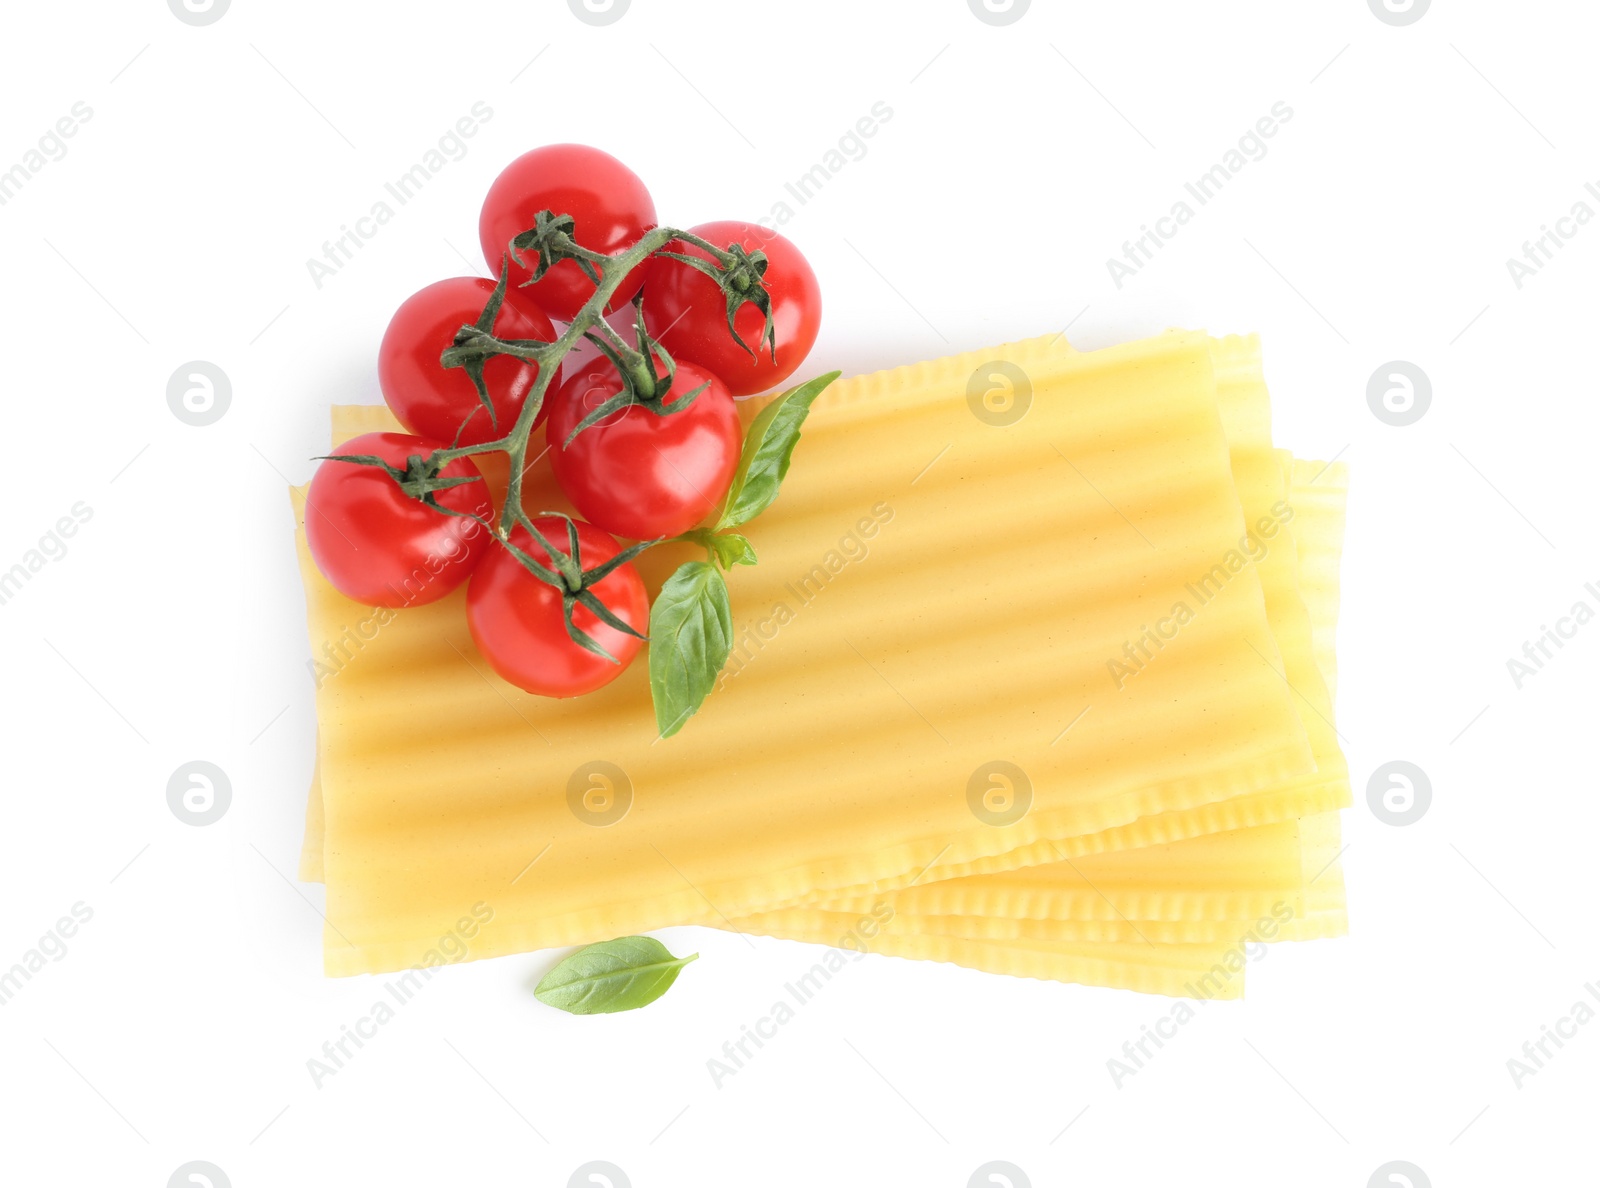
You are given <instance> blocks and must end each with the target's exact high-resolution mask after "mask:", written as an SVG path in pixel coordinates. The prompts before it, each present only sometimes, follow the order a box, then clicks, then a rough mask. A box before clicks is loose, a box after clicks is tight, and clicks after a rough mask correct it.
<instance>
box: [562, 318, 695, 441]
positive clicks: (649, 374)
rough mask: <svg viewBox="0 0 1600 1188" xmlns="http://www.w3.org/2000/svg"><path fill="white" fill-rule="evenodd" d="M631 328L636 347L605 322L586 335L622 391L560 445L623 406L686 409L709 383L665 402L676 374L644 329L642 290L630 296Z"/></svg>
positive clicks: (661, 413)
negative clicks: (613, 371)
mask: <svg viewBox="0 0 1600 1188" xmlns="http://www.w3.org/2000/svg"><path fill="white" fill-rule="evenodd" d="M633 328H634V332H635V334H637V335H638V339H639V346H638V349H637V350H635V349H633V348H632V347H630V346H628V345H627V344H626V343H625V342H623V341H622V338H621V336H620V335H618V334H617V333H616V331H614V330H612V329H611V325H610V323H608V322H601V323H599V324H598V325H597V326H596V327H595V329H594V330H591V331H590V332H589V334H588V335H587V336H586V337H587V338H588V339H589V341H590V342H592V343H594V345H595V347H596V349H598V350H599V352H600V353H601V354H602V355H604V356H605V357H606V358H607V359H608V360H609V361H610V362H611V365H612V366H613V367H615V368H616V369H617V374H618V375H619V376H621V377H622V390H621V391H620V392H618V393H617V394H616V395H615V396H612V397H611V398H610V399H608V400H605V401H603V402H602V403H601V404H600V405H598V406H597V407H596V408H594V409H592V410H591V411H590V412H589V413H588V415H587V416H585V417H584V418H583V420H581V421H579V422H578V423H577V424H576V425H575V426H573V429H572V432H571V433H569V434H567V439H566V441H564V442H562V443H561V445H562V448H566V447H567V446H569V445H571V444H572V441H573V439H574V438H575V437H577V436H578V434H580V433H582V432H583V431H584V430H585V429H587V428H589V427H590V426H591V425H597V424H599V423H600V422H601V421H603V420H605V419H606V418H607V417H609V416H611V414H612V413H615V412H619V411H621V410H622V409H624V408H629V407H631V406H633V405H638V406H639V407H640V408H644V409H648V410H649V411H650V412H653V413H654V414H655V415H656V416H658V417H667V416H671V415H672V414H673V413H679V412H682V411H683V410H684V409H686V408H688V407H689V406H690V405H691V404H693V403H694V402H695V399H696V398H697V397H698V396H699V395H700V393H702V392H704V391H705V390H706V389H707V388H709V387H710V386H711V384H710V382H709V381H708V382H706V383H703V384H701V385H700V386H699V387H697V388H695V389H694V390H693V391H692V392H685V393H683V394H682V395H681V396H679V397H678V398H677V399H676V400H673V401H671V402H670V403H669V402H668V400H667V395H668V394H669V393H670V392H671V391H672V385H673V382H674V381H675V380H676V379H677V377H678V365H677V364H676V363H675V362H673V359H672V356H671V355H669V354H668V353H667V349H666V348H665V347H664V346H662V345H661V344H660V343H659V342H657V341H656V340H655V339H653V338H651V337H650V334H649V332H648V331H646V330H645V328H644V293H643V292H642V291H641V292H640V294H639V295H638V296H637V297H635V298H634V299H633ZM658 361H659V362H660V363H661V365H662V371H661V372H659V373H658V372H657V371H656V363H657V362H658Z"/></svg>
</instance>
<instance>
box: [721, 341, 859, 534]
mask: <svg viewBox="0 0 1600 1188" xmlns="http://www.w3.org/2000/svg"><path fill="white" fill-rule="evenodd" d="M838 378H839V373H838V372H837V371H830V372H828V374H827V375H819V376H817V378H816V379H814V380H807V381H806V382H805V383H803V384H800V385H799V386H798V387H794V388H790V389H789V390H788V391H787V392H785V393H784V394H783V395H782V396H779V397H778V398H777V399H776V400H774V401H773V402H772V403H771V404H769V405H767V407H766V408H764V409H762V410H761V415H760V416H758V417H757V418H756V419H755V421H754V422H753V423H752V424H751V425H750V432H749V433H747V434H745V439H744V453H743V454H742V455H741V456H740V458H739V469H738V470H737V471H736V472H735V473H734V476H733V485H732V486H731V487H730V488H729V489H728V502H727V504H726V505H725V507H724V508H723V512H722V518H721V519H719V520H718V521H717V528H718V529H719V530H720V529H723V528H732V527H734V526H735V525H737V524H748V523H749V522H750V521H751V520H753V519H755V518H756V517H757V516H759V515H760V514H761V513H762V512H764V511H766V510H767V508H769V507H771V506H772V501H773V500H774V499H776V498H777V497H778V486H779V484H780V483H782V482H783V476H784V475H786V474H788V473H789V460H790V458H791V457H792V456H793V454H794V447H795V445H796V444H797V443H798V442H799V441H800V426H801V425H803V424H804V423H805V419H806V414H807V413H808V412H810V411H811V402H812V401H813V400H815V399H816V398H817V397H818V396H819V395H821V393H822V390H823V389H824V388H826V387H827V386H828V385H829V384H831V383H833V381H834V380H836V379H838Z"/></svg>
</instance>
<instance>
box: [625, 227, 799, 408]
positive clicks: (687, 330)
mask: <svg viewBox="0 0 1600 1188" xmlns="http://www.w3.org/2000/svg"><path fill="white" fill-rule="evenodd" d="M689 230H690V231H693V232H694V233H695V234H696V235H698V236H699V237H700V238H701V239H704V240H708V241H710V242H711V243H714V244H716V245H717V246H718V247H722V248H725V247H727V246H728V245H729V244H732V243H737V244H739V245H740V246H741V247H744V248H746V249H748V250H749V251H752V252H754V251H756V250H757V249H760V250H761V251H763V252H765V253H766V254H767V272H766V276H765V278H764V280H765V283H766V287H767V293H768V294H769V295H770V296H771V298H772V321H773V329H774V331H775V332H776V335H777V355H778V361H777V362H776V363H774V362H773V361H772V352H771V351H770V350H769V349H768V347H767V345H766V343H765V342H764V341H763V340H762V337H761V335H762V330H763V329H764V327H765V326H766V319H765V317H763V315H762V313H761V311H760V310H759V309H757V308H756V307H755V306H754V305H749V304H746V305H743V306H741V307H740V309H739V312H738V313H737V314H735V315H734V322H733V324H734V326H735V327H737V328H738V331H739V337H740V338H742V339H744V341H745V343H746V345H748V346H749V347H750V349H751V350H753V351H755V352H756V357H755V358H753V359H752V358H751V357H750V354H749V352H748V351H746V350H745V349H744V347H741V346H740V345H739V344H738V343H737V342H735V341H734V340H733V335H732V334H730V333H728V302H727V298H726V297H725V296H724V295H723V292H722V289H721V288H720V287H718V285H717V283H716V281H714V280H712V279H711V278H710V277H709V276H706V275H705V274H704V273H703V272H700V271H698V270H696V269H694V268H691V267H690V266H689V265H687V264H683V263H681V262H679V261H677V260H665V259H662V258H661V257H659V256H657V257H652V258H651V260H650V263H649V265H648V266H647V267H646V270H645V283H646V285H647V288H646V289H645V299H644V318H645V325H646V326H647V327H648V328H649V330H650V333H651V334H653V335H655V336H656V337H657V338H659V339H660V340H661V345H662V346H664V347H666V348H667V351H668V353H669V354H671V355H672V357H673V358H674V359H680V360H682V359H687V360H688V361H689V362H691V363H698V364H699V365H700V366H701V367H704V368H705V369H706V370H707V371H710V372H712V373H713V374H715V375H719V376H721V377H722V380H723V382H724V383H726V384H727V385H728V391H730V392H732V393H733V394H734V395H735V396H754V395H755V394H756V393H758V392H766V391H769V390H770V389H772V388H775V387H777V386H778V385H779V384H780V383H782V382H783V381H784V380H786V379H788V378H789V376H791V375H793V374H794V372H795V369H796V368H798V367H799V366H800V364H801V363H803V362H804V361H805V357H806V355H808V354H809V353H810V352H811V347H812V345H813V344H814V343H815V342H816V341H817V330H818V329H819V328H820V327H821V325H822V290H821V289H820V288H818V286H817V276H816V273H814V272H812V271H811V265H810V264H808V263H806V258H805V257H804V256H802V255H801V254H800V249H799V248H797V247H795V246H794V244H792V243H790V242H789V241H788V240H787V239H785V238H784V237H783V236H781V235H779V234H778V233H777V232H776V231H769V230H767V229H766V228H765V227H761V226H758V225H757V224H755V223H745V222H740V221H739V220H737V219H727V220H724V221H722V222H719V223H702V224H701V225H700V226H698V227H690V228H689ZM666 250H667V251H672V252H680V253H682V254H684V255H687V256H699V257H700V258H701V259H703V260H709V259H710V258H711V256H710V253H708V252H706V251H705V250H704V249H702V248H697V247H692V246H690V245H689V244H686V243H682V242H680V241H677V240H674V241H673V242H672V243H670V244H668V245H667V248H666Z"/></svg>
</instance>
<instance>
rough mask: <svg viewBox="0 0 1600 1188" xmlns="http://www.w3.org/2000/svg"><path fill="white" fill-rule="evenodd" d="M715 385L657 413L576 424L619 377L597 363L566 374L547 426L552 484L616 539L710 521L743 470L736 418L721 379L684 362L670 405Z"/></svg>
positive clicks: (648, 536) (631, 411) (636, 410)
mask: <svg viewBox="0 0 1600 1188" xmlns="http://www.w3.org/2000/svg"><path fill="white" fill-rule="evenodd" d="M701 384H709V385H710V386H709V387H708V388H707V389H706V390H705V391H704V392H701V393H700V395H698V396H696V397H695V399H694V403H693V404H691V405H689V407H688V408H685V409H681V410H680V411H678V412H674V413H669V414H667V415H665V416H658V415H657V414H655V413H653V412H651V411H650V410H649V409H647V408H643V407H640V406H639V405H631V406H630V407H628V408H625V409H623V410H621V411H620V412H616V413H613V414H611V415H610V416H609V417H607V418H606V419H605V420H603V421H601V422H599V423H598V424H595V425H591V426H589V427H588V428H587V429H585V430H584V431H583V432H582V433H580V434H578V436H577V437H576V438H574V439H573V441H572V444H571V445H567V444H565V443H566V440H567V437H568V436H569V435H570V434H571V433H572V430H573V429H574V428H576V427H577V425H578V423H579V422H580V421H582V420H583V418H584V417H586V416H588V415H589V413H591V412H593V411H594V410H595V409H596V408H598V407H599V406H600V405H601V404H603V403H605V401H607V400H608V399H610V398H611V397H612V396H614V395H616V394H617V393H618V392H620V391H621V390H622V377H621V376H619V375H618V374H617V370H616V368H615V367H613V366H612V365H611V363H610V362H609V361H607V360H605V359H597V360H595V361H594V362H593V363H591V364H590V365H589V366H588V367H586V368H584V369H583V370H582V371H579V372H577V373H576V374H574V375H572V376H571V377H569V378H568V379H567V380H566V382H565V383H563V384H562V385H561V388H560V390H559V391H558V392H557V393H556V395H555V397H554V398H553V399H552V400H551V403H550V420H549V422H548V424H547V425H546V427H545V433H546V436H547V438H548V440H549V442H550V463H551V466H552V467H553V468H554V470H555V475H556V482H558V483H560V484H561V489H562V490H563V491H565V492H566V494H567V498H568V499H571V500H572V502H573V504H574V506H576V507H577V509H578V510H579V511H580V512H581V513H582V514H583V516H584V517H585V518H586V519H588V520H589V521H591V522H592V523H594V524H596V525H597V526H599V527H601V528H604V529H605V530H606V531H607V532H614V533H616V534H617V535H618V536H625V537H630V538H632V539H633V540H653V539H654V538H656V537H658V536H676V535H677V534H678V533H680V532H687V531H688V530H689V529H690V528H693V527H694V526H695V525H696V524H698V523H700V521H701V520H703V519H705V518H706V517H707V516H708V515H710V514H711V512H712V511H713V510H715V509H716V507H717V506H718V504H720V503H721V501H722V497H723V496H724V495H726V494H727V491H728V484H729V483H730V482H732V480H733V472H734V471H735V470H737V469H738V466H739V448H740V445H741V433H740V430H739V413H738V410H737V409H736V408H735V407H734V404H733V397H731V396H730V395H728V389H727V387H726V386H725V385H724V384H723V382H722V381H721V380H720V379H718V378H717V377H716V376H714V375H712V374H711V373H710V372H708V371H703V370H701V369H700V368H698V367H696V366H695V365H694V364H693V363H682V364H679V366H678V374H677V375H676V376H675V377H674V379H673V384H672V389H671V391H670V392H669V393H668V395H667V397H666V402H667V403H669V404H670V403H671V402H672V401H674V400H677V399H678V398H680V397H682V396H684V395H686V394H687V393H689V392H692V391H694V389H695V388H697V387H699V386H700V385H701Z"/></svg>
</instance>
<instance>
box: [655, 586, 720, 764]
mask: <svg viewBox="0 0 1600 1188" xmlns="http://www.w3.org/2000/svg"><path fill="white" fill-rule="evenodd" d="M732 646H733V610H732V608H731V607H730V606H729V605H728V584H727V583H726V582H724V581H723V580H722V574H721V573H720V572H719V571H718V569H717V567H716V566H715V565H713V564H712V563H711V562H710V561H689V562H686V563H685V564H683V565H680V566H679V567H678V570H677V572H676V573H674V574H673V575H672V576H671V577H670V578H668V579H667V583H666V585H664V586H662V587H661V593H660V594H657V595H656V601H655V605H654V606H652V607H651V608H650V694H651V696H652V698H653V699H654V701H655V707H656V727H657V729H658V730H659V731H660V733H661V737H662V738H670V737H672V735H674V734H676V733H678V731H679V730H681V729H682V728H683V724H684V723H685V722H687V721H688V720H689V719H690V717H691V716H693V714H694V712H695V711H696V710H698V709H699V708H700V703H701V702H703V701H705V699H706V696H707V695H708V694H709V693H710V692H711V687H712V685H713V684H715V683H716V679H717V674H718V673H719V672H721V671H722V666H723V665H724V664H726V663H727V661H728V652H729V650H730V649H731V648H732Z"/></svg>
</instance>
